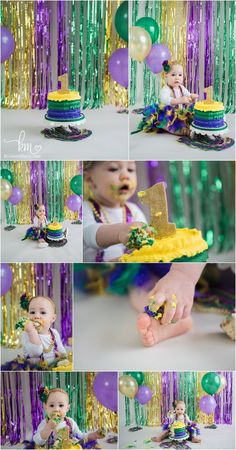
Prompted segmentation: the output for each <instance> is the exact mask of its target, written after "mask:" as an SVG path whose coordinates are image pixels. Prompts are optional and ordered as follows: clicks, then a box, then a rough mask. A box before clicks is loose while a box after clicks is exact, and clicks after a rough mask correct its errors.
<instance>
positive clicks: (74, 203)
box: [66, 194, 82, 212]
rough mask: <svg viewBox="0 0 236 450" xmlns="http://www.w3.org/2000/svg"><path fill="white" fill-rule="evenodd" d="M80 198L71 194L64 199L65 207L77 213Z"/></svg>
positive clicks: (79, 206)
mask: <svg viewBox="0 0 236 450" xmlns="http://www.w3.org/2000/svg"><path fill="white" fill-rule="evenodd" d="M81 203H82V201H81V198H80V196H79V195H76V194H72V195H69V197H67V199H66V206H67V207H68V208H69V209H70V210H71V211H74V212H76V211H79V210H80V208H81Z"/></svg>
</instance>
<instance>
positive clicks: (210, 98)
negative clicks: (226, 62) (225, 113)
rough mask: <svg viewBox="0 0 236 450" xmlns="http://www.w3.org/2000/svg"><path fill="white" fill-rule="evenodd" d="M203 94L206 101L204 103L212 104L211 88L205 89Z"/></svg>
mask: <svg viewBox="0 0 236 450" xmlns="http://www.w3.org/2000/svg"><path fill="white" fill-rule="evenodd" d="M203 92H205V93H206V100H205V103H214V99H213V86H209V87H208V88H205V89H204V91H203Z"/></svg>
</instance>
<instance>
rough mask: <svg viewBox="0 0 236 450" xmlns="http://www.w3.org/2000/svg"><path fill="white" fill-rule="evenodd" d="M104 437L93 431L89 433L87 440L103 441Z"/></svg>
mask: <svg viewBox="0 0 236 450" xmlns="http://www.w3.org/2000/svg"><path fill="white" fill-rule="evenodd" d="M104 437H105V436H104V434H103V433H102V432H100V431H99V430H97V431H94V432H93V433H89V439H90V440H91V441H96V439H103V438H104Z"/></svg>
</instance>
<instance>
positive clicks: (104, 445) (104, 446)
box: [1, 434, 118, 450]
mask: <svg viewBox="0 0 236 450" xmlns="http://www.w3.org/2000/svg"><path fill="white" fill-rule="evenodd" d="M111 436H114V434H109V435H107V438H108V437H111ZM98 442H99V445H100V446H101V447H102V449H110V450H113V449H116V448H118V447H117V444H108V443H107V442H106V439H99V441H98ZM1 448H17V449H23V448H24V444H16V445H10V444H6V445H2V446H1Z"/></svg>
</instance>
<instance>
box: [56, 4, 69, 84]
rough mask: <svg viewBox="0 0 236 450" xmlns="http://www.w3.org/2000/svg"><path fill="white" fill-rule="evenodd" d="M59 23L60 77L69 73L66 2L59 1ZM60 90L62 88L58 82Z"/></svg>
mask: <svg viewBox="0 0 236 450" xmlns="http://www.w3.org/2000/svg"><path fill="white" fill-rule="evenodd" d="M57 23H58V40H57V48H58V59H57V60H58V76H59V75H63V74H64V73H67V72H68V61H67V45H66V44H67V36H68V26H67V25H66V2H65V1H64V0H59V1H58V2H57ZM58 88H60V85H59V82H58Z"/></svg>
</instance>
